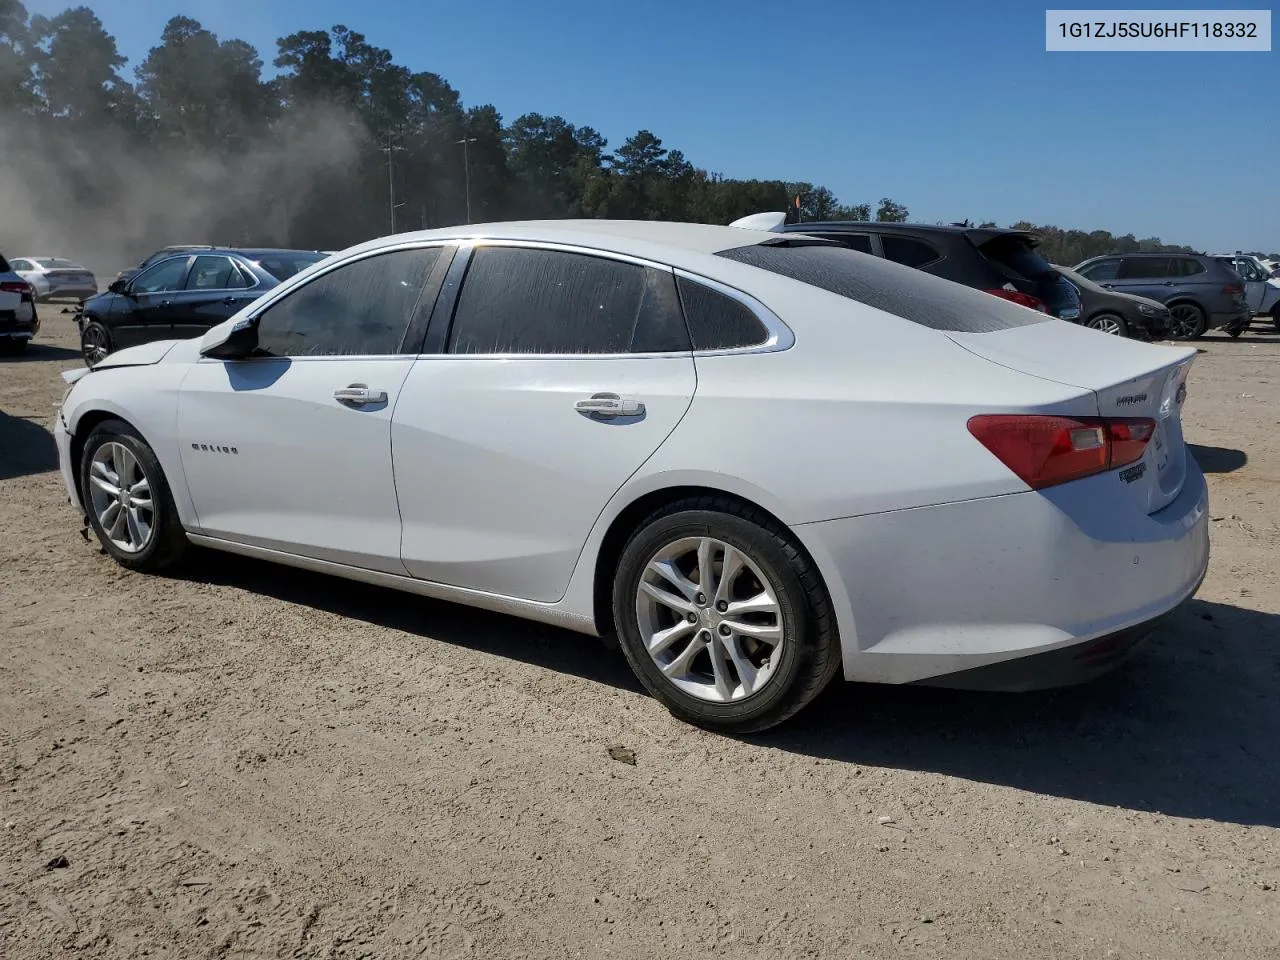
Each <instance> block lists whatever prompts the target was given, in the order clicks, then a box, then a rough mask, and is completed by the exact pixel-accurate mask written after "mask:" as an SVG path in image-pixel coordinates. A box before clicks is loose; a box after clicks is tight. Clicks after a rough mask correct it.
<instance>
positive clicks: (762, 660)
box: [613, 496, 840, 733]
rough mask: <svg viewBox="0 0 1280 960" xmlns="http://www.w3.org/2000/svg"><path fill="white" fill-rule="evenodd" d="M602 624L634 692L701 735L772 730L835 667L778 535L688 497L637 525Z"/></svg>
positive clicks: (826, 634) (836, 660) (821, 613)
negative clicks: (609, 616)
mask: <svg viewBox="0 0 1280 960" xmlns="http://www.w3.org/2000/svg"><path fill="white" fill-rule="evenodd" d="M717 565H718V566H717ZM704 569H705V570H706V571H708V573H707V574H705V575H704V573H703V570H704ZM664 571H666V572H664ZM726 571H729V572H728V573H726ZM704 583H706V584H707V585H708V586H707V587H706V589H707V591H708V592H707V593H703V592H701V591H702V589H703V585H704ZM659 598H660V599H659ZM735 608H737V609H736V610H735ZM721 614H723V617H722V616H721ZM613 617H614V624H615V626H616V629H617V636H618V643H619V646H621V648H622V651H623V654H624V655H625V656H626V658H627V662H628V663H629V664H630V666H631V669H632V670H633V671H634V672H635V674H636V676H637V677H638V678H639V679H640V681H641V683H643V684H644V686H645V688H646V689H647V690H648V691H649V692H650V693H651V694H652V695H653V696H654V697H655V698H656V699H657V700H658V701H659V702H660V703H662V704H663V705H664V706H666V708H667V709H668V710H669V711H671V713H672V714H673V715H674V716H676V717H677V718H679V719H681V720H684V721H686V722H688V723H692V724H695V725H697V726H700V727H705V728H707V729H710V730H717V731H722V732H726V733H756V732H759V731H762V730H767V729H769V728H770V727H774V726H777V725H778V724H780V723H782V722H783V721H784V720H786V719H787V718H789V717H791V716H792V715H794V714H795V713H797V712H798V711H800V710H801V709H802V708H803V707H805V706H806V705H807V704H808V703H810V702H811V701H812V700H813V699H814V697H816V696H817V695H818V694H819V693H821V692H822V690H823V688H824V687H826V685H827V684H828V683H829V682H830V681H831V679H832V677H834V676H835V674H836V671H837V670H838V669H839V666H840V639H839V634H838V631H837V629H836V623H835V613H834V611H833V610H832V608H831V601H830V598H829V597H828V596H827V591H826V588H825V587H824V586H823V584H822V580H821V578H820V577H819V575H818V571H817V569H816V568H815V567H814V565H813V562H812V561H811V560H810V559H809V558H808V556H806V554H805V553H804V552H803V551H802V550H801V549H800V546H799V544H798V543H797V541H796V540H795V538H794V537H793V536H792V535H791V534H790V532H789V531H787V530H786V528H784V527H782V526H781V525H779V524H778V523H777V522H776V521H774V520H773V519H772V518H770V517H768V516H766V515H764V514H763V513H761V512H760V511H759V510H756V509H754V508H752V507H749V506H747V505H745V504H742V503H740V502H738V501H735V500H732V499H730V498H728V497H716V496H700V497H691V498H689V499H687V500H682V501H679V502H677V503H674V504H670V505H668V506H666V507H663V508H662V509H660V510H658V511H656V512H655V513H653V514H651V515H650V516H649V517H648V518H647V519H646V520H645V521H644V522H643V523H642V524H640V526H639V527H638V528H637V529H636V532H635V533H633V534H632V535H631V538H630V539H629V540H628V541H627V544H626V546H625V547H624V548H623V551H622V557H621V560H620V562H619V564H618V568H617V572H616V573H615V575H614V583H613Z"/></svg>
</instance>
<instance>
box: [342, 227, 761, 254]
mask: <svg viewBox="0 0 1280 960" xmlns="http://www.w3.org/2000/svg"><path fill="white" fill-rule="evenodd" d="M425 240H528V241H544V242H548V243H559V244H564V245H567V246H583V247H588V248H592V249H596V250H603V251H608V252H611V253H621V254H631V255H632V256H637V257H655V258H656V257H658V256H660V252H661V250H662V249H667V250H670V249H671V248H676V249H678V250H682V251H687V252H688V253H691V254H714V253H718V252H719V251H721V250H730V249H732V248H734V247H745V246H751V245H753V244H757V243H775V244H776V243H779V242H786V238H784V237H781V236H779V235H778V234H777V233H773V232H770V231H765V230H748V229H744V228H742V227H726V226H719V225H716V224H707V223H676V222H669V221H662V220H513V221H504V222H500V223H477V224H470V225H463V226H454V227H441V228H438V229H435V230H420V231H416V232H414V233H402V234H396V235H392V236H386V237H379V238H378V239H376V240H368V241H366V242H364V243H361V244H358V245H356V246H354V247H351V248H349V250H347V251H343V252H344V253H354V252H357V251H363V250H376V249H380V248H382V247H387V246H393V245H395V244H399V243H412V242H414V241H425Z"/></svg>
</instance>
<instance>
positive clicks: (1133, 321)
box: [1053, 263, 1173, 339]
mask: <svg viewBox="0 0 1280 960" xmlns="http://www.w3.org/2000/svg"><path fill="white" fill-rule="evenodd" d="M1053 269H1054V270H1056V271H1057V272H1058V273H1059V275H1061V276H1062V277H1064V278H1065V279H1066V281H1067V282H1068V283H1070V284H1071V285H1072V286H1073V287H1075V288H1076V292H1077V293H1078V294H1079V295H1080V319H1079V320H1077V321H1076V322H1077V323H1079V324H1081V325H1082V326H1085V327H1089V328H1091V329H1093V330H1101V331H1102V332H1103V333H1111V334H1115V335H1116V336H1121V337H1132V336H1134V335H1135V334H1136V335H1139V336H1145V337H1146V338H1147V339H1160V338H1163V337H1166V336H1168V335H1169V328H1170V326H1171V325H1172V323H1173V320H1172V317H1171V316H1170V314H1169V308H1168V307H1166V306H1165V305H1164V304H1163V303H1161V302H1160V301H1159V300H1152V299H1150V298H1148V297H1139V296H1136V295H1135V294H1132V293H1120V292H1119V291H1118V290H1107V289H1106V288H1105V287H1101V286H1099V285H1098V284H1096V283H1094V282H1093V281H1092V280H1089V279H1086V278H1085V277H1082V276H1080V274H1078V273H1076V272H1075V271H1074V270H1070V269H1068V268H1067V267H1062V266H1059V265H1058V264H1056V263H1055V264H1054V265H1053Z"/></svg>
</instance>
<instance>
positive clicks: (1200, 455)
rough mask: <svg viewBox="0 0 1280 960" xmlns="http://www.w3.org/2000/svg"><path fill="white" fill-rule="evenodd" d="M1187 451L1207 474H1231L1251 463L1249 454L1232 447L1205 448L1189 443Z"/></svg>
mask: <svg viewBox="0 0 1280 960" xmlns="http://www.w3.org/2000/svg"><path fill="white" fill-rule="evenodd" d="M1187 449H1188V450H1190V451H1191V455H1192V456H1193V457H1195V458H1196V463H1198V464H1199V465H1200V469H1201V470H1202V471H1203V472H1205V473H1231V472H1232V471H1235V470H1239V469H1240V468H1241V467H1243V466H1244V465H1245V464H1246V463H1248V462H1249V455H1248V454H1247V453H1245V452H1244V451H1243V450H1233V449H1231V448H1230V447H1204V446H1201V445H1200V444H1198V443H1188V444H1187Z"/></svg>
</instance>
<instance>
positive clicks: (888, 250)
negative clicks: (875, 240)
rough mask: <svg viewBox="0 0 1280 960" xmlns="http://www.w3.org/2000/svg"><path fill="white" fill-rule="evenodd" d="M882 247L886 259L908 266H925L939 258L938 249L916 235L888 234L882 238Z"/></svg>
mask: <svg viewBox="0 0 1280 960" xmlns="http://www.w3.org/2000/svg"><path fill="white" fill-rule="evenodd" d="M880 247H881V249H883V250H884V256H885V259H886V260H892V261H893V262H894V263H900V264H902V265H903V266H907V267H923V266H924V265H925V264H926V263H933V261H935V260H937V259H938V251H937V250H935V249H933V247H932V246H930V245H929V244H927V243H925V242H924V241H923V240H916V239H915V238H914V237H898V236H894V235H893V234H886V235H884V236H882V237H881V238H880Z"/></svg>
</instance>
